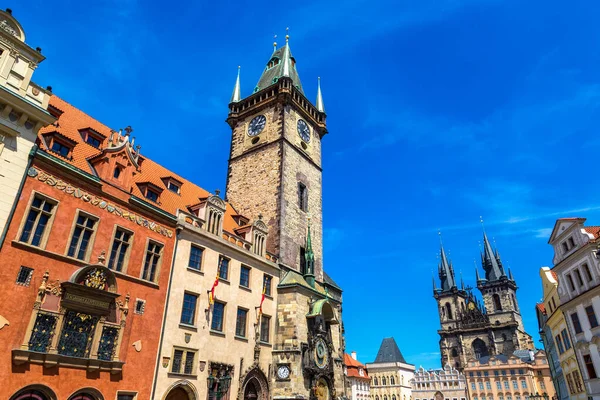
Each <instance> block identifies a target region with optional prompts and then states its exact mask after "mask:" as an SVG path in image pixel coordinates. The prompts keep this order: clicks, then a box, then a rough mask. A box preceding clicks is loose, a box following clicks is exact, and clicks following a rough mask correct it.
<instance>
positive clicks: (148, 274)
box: [142, 241, 163, 282]
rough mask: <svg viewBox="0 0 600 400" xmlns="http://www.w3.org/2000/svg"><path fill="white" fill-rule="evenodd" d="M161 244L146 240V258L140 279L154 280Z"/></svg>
mask: <svg viewBox="0 0 600 400" xmlns="http://www.w3.org/2000/svg"><path fill="white" fill-rule="evenodd" d="M162 249H163V246H162V245H161V244H159V243H156V242H152V241H150V242H148V248H147V249H146V260H145V261H144V269H143V271H142V279H145V280H147V281H150V282H154V281H155V279H156V272H157V270H158V267H159V265H160V264H159V262H160V257H161V255H162Z"/></svg>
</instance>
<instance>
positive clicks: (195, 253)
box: [188, 246, 204, 271]
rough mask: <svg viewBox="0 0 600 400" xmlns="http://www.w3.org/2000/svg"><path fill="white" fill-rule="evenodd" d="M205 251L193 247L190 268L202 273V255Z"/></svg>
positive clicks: (189, 262)
mask: <svg viewBox="0 0 600 400" xmlns="http://www.w3.org/2000/svg"><path fill="white" fill-rule="evenodd" d="M203 253H204V249H201V248H200V247H196V246H192V247H191V248H190V260H189V261H188V268H191V269H195V270H198V271H200V270H201V269H202V254H203Z"/></svg>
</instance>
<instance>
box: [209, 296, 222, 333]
mask: <svg viewBox="0 0 600 400" xmlns="http://www.w3.org/2000/svg"><path fill="white" fill-rule="evenodd" d="M224 315H225V304H223V303H219V302H218V301H215V303H214V304H213V315H212V322H211V324H210V329H212V330H213V331H217V332H223V316H224Z"/></svg>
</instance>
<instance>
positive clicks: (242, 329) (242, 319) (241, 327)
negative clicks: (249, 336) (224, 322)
mask: <svg viewBox="0 0 600 400" xmlns="http://www.w3.org/2000/svg"><path fill="white" fill-rule="evenodd" d="M247 319H248V310H246V309H243V308H238V310H237V318H236V321H235V335H236V336H239V337H246V321H247Z"/></svg>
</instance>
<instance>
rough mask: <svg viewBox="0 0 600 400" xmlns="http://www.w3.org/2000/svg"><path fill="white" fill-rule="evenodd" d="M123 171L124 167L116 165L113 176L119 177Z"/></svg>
mask: <svg viewBox="0 0 600 400" xmlns="http://www.w3.org/2000/svg"><path fill="white" fill-rule="evenodd" d="M121 172H123V167H122V166H120V165H117V166H115V170H114V171H113V178H115V179H119V177H120V176H121Z"/></svg>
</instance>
